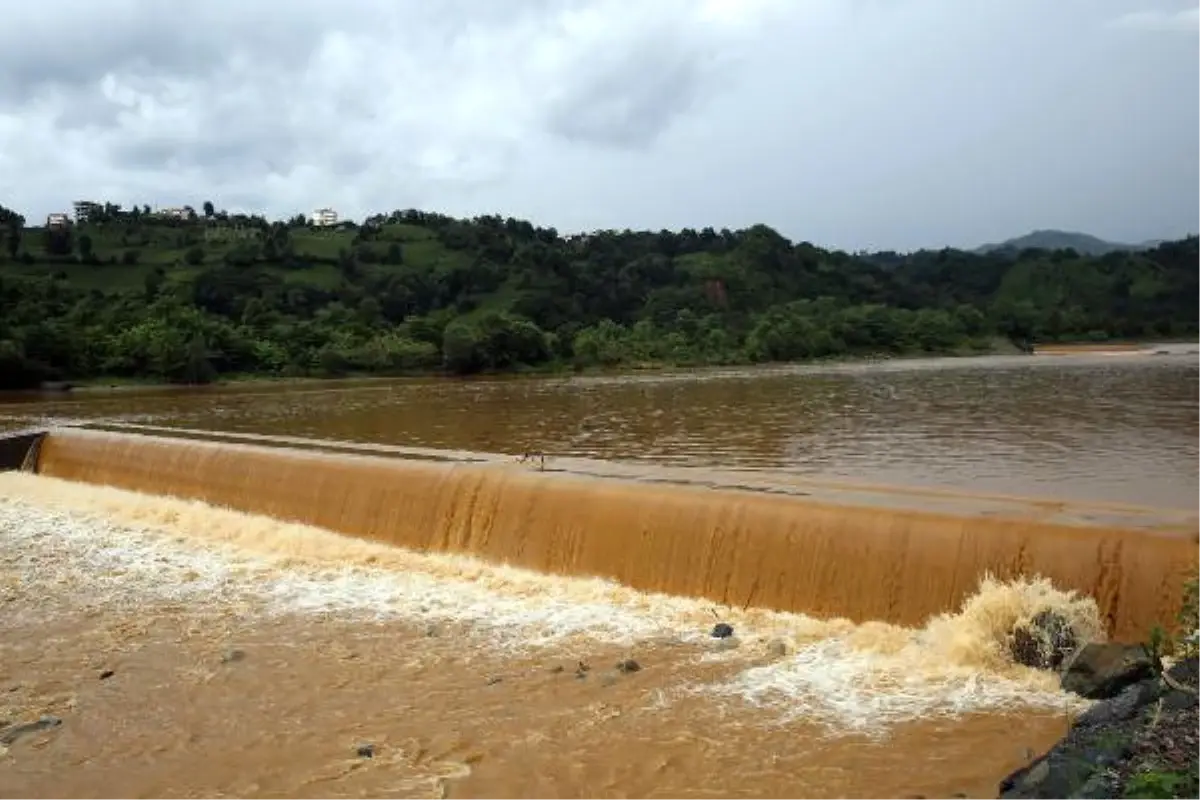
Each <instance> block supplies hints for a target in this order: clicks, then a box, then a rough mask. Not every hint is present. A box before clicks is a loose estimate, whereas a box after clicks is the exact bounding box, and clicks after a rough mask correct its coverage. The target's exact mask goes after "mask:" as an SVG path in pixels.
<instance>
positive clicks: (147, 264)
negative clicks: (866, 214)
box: [0, 205, 1197, 387]
mask: <svg viewBox="0 0 1200 800" xmlns="http://www.w3.org/2000/svg"><path fill="white" fill-rule="evenodd" d="M146 211H148V209H146V210H142V211H139V210H131V211H125V210H122V209H120V208H119V207H117V206H112V205H108V206H105V207H102V208H101V209H99V210H97V211H96V212H95V214H94V215H93V217H92V218H91V219H89V221H87V222H86V223H84V224H80V225H69V226H64V227H58V228H46V227H26V226H25V225H24V220H23V219H22V218H21V216H20V215H19V214H17V213H16V212H15V211H12V210H10V209H5V208H3V207H0V241H2V243H3V247H0V387H16V386H27V385H35V384H36V383H38V382H40V381H43V380H47V379H52V378H59V379H66V380H88V379H100V378H103V379H114V378H118V379H132V380H151V381H186V382H204V381H209V380H212V379H214V378H215V377H217V376H219V375H261V376H272V375H279V376H283V375H322V376H326V375H344V374H409V373H417V372H439V371H447V372H455V373H474V372H481V371H505V370H514V369H527V368H538V369H541V368H554V367H556V366H564V367H566V366H572V367H575V368H586V367H591V366H603V367H614V366H621V365H639V364H683V365H689V364H695V365H700V364H732V363H744V362H761V361H795V360H806V359H815V358H828V357H839V356H845V355H854V354H902V353H952V352H983V351H987V350H988V349H990V348H991V347H992V346H993V344H994V342H995V341H996V340H997V339H998V338H999V337H1004V338H1008V339H1010V340H1012V341H1013V342H1016V343H1018V344H1019V345H1020V346H1023V347H1026V346H1028V345H1029V343H1030V342H1032V341H1058V340H1069V339H1081V338H1083V339H1104V338H1108V337H1118V338H1131V337H1151V336H1172V337H1175V336H1184V335H1194V334H1195V332H1196V329H1197V318H1196V303H1195V297H1196V295H1197V268H1196V265H1197V240H1196V238H1195V237H1191V238H1189V239H1185V240H1182V241H1178V242H1168V243H1164V244H1161V245H1159V246H1157V247H1155V248H1152V249H1148V250H1145V251H1143V252H1125V251H1113V252H1109V253H1106V254H1104V255H1099V256H1092V255H1087V254H1085V253H1082V252H1081V251H1080V250H1079V249H1078V248H1076V250H1075V252H1074V253H1072V252H1067V251H1061V250H1058V251H1054V252H1050V251H1030V250H1018V251H1016V252H1014V251H1012V250H1008V249H1004V250H997V251H995V252H990V253H970V252H964V251H958V250H950V249H946V250H940V251H922V252H918V253H912V254H907V255H900V254H895V253H880V254H864V255H850V254H847V253H844V252H840V251H831V250H824V249H821V248H819V247H816V246H814V245H811V244H809V243H806V242H801V243H793V242H790V241H788V240H787V239H785V238H784V237H782V236H780V235H779V234H778V233H777V232H775V231H774V230H772V229H770V228H768V227H765V226H762V225H758V226H754V227H752V228H749V229H746V230H741V231H728V230H721V231H715V230H712V229H711V228H706V229H703V230H690V229H685V230H682V231H677V232H672V231H620V232H618V231H599V232H595V233H593V234H590V235H587V236H578V237H563V236H560V235H559V234H558V233H557V232H556V231H555V230H553V229H550V228H541V227H537V226H535V225H533V224H531V223H529V222H526V221H524V220H517V219H512V218H502V217H499V216H487V217H479V218H476V219H471V220H461V219H452V218H450V217H446V216H443V215H439V214H431V213H426V212H420V211H397V212H392V213H389V214H385V215H376V216H374V217H372V218H370V219H368V220H366V221H365V222H364V223H363V224H362V225H354V224H352V223H346V224H343V225H340V226H337V227H333V228H314V227H312V226H310V225H307V224H306V223H305V222H304V220H303V219H301V218H297V219H293V220H287V221H268V220H266V219H263V218H262V217H257V216H239V215H227V214H224V213H220V212H215V211H214V213H213V214H212V216H211V217H203V216H195V215H193V216H191V217H190V218H185V219H174V218H164V217H155V216H153V215H150V214H148V213H146Z"/></svg>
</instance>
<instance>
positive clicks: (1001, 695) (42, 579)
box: [0, 473, 1103, 734]
mask: <svg viewBox="0 0 1200 800" xmlns="http://www.w3.org/2000/svg"><path fill="white" fill-rule="evenodd" d="M0 545H2V549H3V556H2V561H0V563H2V564H3V570H4V573H5V575H4V577H5V579H6V581H8V582H13V581H16V582H20V584H21V585H22V587H23V588H24V589H26V590H37V591H39V592H44V593H52V594H53V595H54V596H56V597H58V598H67V599H69V602H71V603H74V604H77V605H81V606H112V605H119V606H124V607H129V608H137V609H138V613H139V614H142V615H153V614H155V613H156V608H158V609H161V608H167V607H172V606H178V605H179V604H190V605H195V606H197V607H198V608H200V609H203V608H209V609H218V608H222V609H229V608H236V609H237V610H238V612H239V613H240V614H243V615H261V616H262V617H263V618H264V619H265V618H270V617H279V616H285V615H302V616H303V615H309V616H312V617H314V618H321V617H329V616H330V615H333V616H337V617H339V618H344V619H347V620H354V619H361V620H379V619H386V618H403V619H406V620H409V621H417V622H421V623H425V624H439V623H453V624H461V625H465V626H467V628H468V630H469V633H468V639H467V640H464V642H463V646H464V647H485V648H491V649H494V650H496V651H498V652H502V653H503V652H507V653H510V654H513V655H514V656H515V655H517V654H519V653H522V652H528V651H530V650H535V649H541V650H546V649H550V650H554V649H561V650H563V651H564V652H567V651H568V650H569V649H570V648H571V647H572V645H573V644H575V643H579V642H584V641H591V642H599V643H605V644H610V645H620V646H624V647H628V648H635V647H638V646H647V645H652V644H655V643H667V644H673V645H678V646H687V647H690V648H692V649H693V650H694V656H693V658H694V659H695V660H696V661H697V662H702V661H705V660H712V659H719V660H722V661H726V662H729V663H731V664H733V665H734V666H735V667H736V669H735V670H734V672H733V673H732V677H725V678H722V679H721V680H720V681H719V682H718V683H714V684H705V683H694V684H691V685H683V686H679V687H677V690H676V691H677V695H678V696H682V695H692V696H694V695H695V694H697V693H700V694H705V695H707V696H708V697H710V698H713V702H725V703H737V704H742V705H744V706H750V707H755V708H758V709H760V715H761V717H762V721H763V723H764V724H767V723H770V722H771V721H776V722H787V721H792V720H797V719H802V720H805V721H808V722H816V723H820V724H823V725H824V726H826V728H827V729H828V732H829V733H830V734H838V733H842V732H859V733H861V732H873V733H885V732H886V730H887V729H888V728H889V726H893V725H896V724H899V723H903V722H906V721H911V720H915V719H920V718H927V717H931V716H938V715H961V714H970V713H973V712H981V711H989V710H998V709H1012V708H1013V707H1014V706H1018V707H1026V708H1031V709H1038V708H1041V709H1059V710H1061V709H1063V708H1064V707H1067V706H1069V705H1070V704H1072V703H1077V702H1078V701H1075V700H1071V699H1070V698H1068V697H1066V696H1065V695H1063V694H1062V693H1061V692H1060V691H1059V690H1058V688H1057V682H1056V681H1055V680H1054V677H1053V676H1051V675H1046V674H1044V673H1039V672H1036V671H1034V670H1030V669H1027V668H1024V667H1021V666H1018V665H1014V664H1013V663H1012V662H1011V661H1010V660H1009V659H1008V657H1007V637H1008V636H1009V634H1010V632H1011V631H1012V630H1013V628H1014V627H1015V626H1017V625H1018V624H1020V623H1021V622H1022V621H1024V620H1028V619H1029V618H1031V617H1032V616H1033V615H1034V614H1036V613H1037V612H1038V611H1040V610H1043V609H1053V610H1055V611H1057V612H1058V613H1060V614H1063V615H1065V616H1066V617H1068V618H1069V619H1070V620H1071V621H1072V623H1073V625H1074V626H1075V628H1076V630H1078V631H1081V632H1083V633H1084V634H1085V635H1086V636H1089V637H1091V638H1095V639H1099V638H1102V637H1103V626H1102V625H1101V623H1100V619H1099V616H1098V613H1097V606H1096V604H1095V602H1094V601H1092V600H1091V599H1090V598H1085V597H1079V596H1076V595H1074V594H1072V593H1068V592H1063V591H1059V590H1057V589H1055V588H1054V587H1052V586H1051V585H1050V583H1049V582H1048V581H1045V580H1022V581H1017V582H1008V583H999V582H996V581H993V580H990V579H985V580H984V581H983V582H982V583H981V585H980V586H979V588H978V591H977V592H975V593H974V594H973V595H971V596H970V598H969V599H968V600H967V602H966V603H965V604H964V605H963V606H962V607H961V608H960V609H958V610H957V611H955V612H954V613H948V614H943V615H939V616H935V617H933V618H931V619H929V620H928V621H927V622H926V624H924V625H923V626H920V627H916V628H906V627H901V626H897V625H892V624H886V623H882V622H866V623H862V624H853V623H851V622H849V621H847V620H843V619H822V620H817V619H813V618H810V617H807V616H804V615H801V614H792V613H777V612H769V611H762V610H755V609H747V610H742V609H736V608H726V607H718V606H714V605H713V604H712V603H710V602H706V601H703V600H696V599H690V598H679V597H670V596H667V595H660V594H648V593H641V592H637V591H634V590H632V589H629V588H626V587H623V586H620V585H618V584H615V583H612V582H609V581H604V580H599V579H584V578H576V577H561V576H554V575H545V574H539V573H536V572H532V571H526V570H522V569H516V568H511V567H504V566H498V565H494V564H489V563H485V562H483V561H480V560H477V559H474V558H471V557H467V556H462V555H448V554H418V553H414V552H411V551H408V550H405V549H403V548H399V547H394V546H389V545H383V544H378V543H373V542H369V541H364V540H360V539H356V538H351V537H346V536H342V535H339V534H335V533H332V532H329V531H326V530H321V529H318V528H314V527H309V526H304V525H298V524H293V523H286V522H281V521H278V520H275V519H273V518H269V517H262V516H254V515H248V514H244V513H241V512H236V511H232V510H228V509H222V508H217V507H214V506H209V505H205V504H203V503H200V502H196V501H187V500H180V499H174V498H168V497H162V496H155V495H146V494H139V493H135V492H129V491H124V490H119V489H114V488H110V487H103V486H91V485H84V484H77V483H71V482H67V481H61V480H57V479H54V478H49V477H44V476H35V475H31V474H27V473H5V474H0ZM10 613H19V614H23V615H31V616H33V617H36V615H38V614H39V613H41V611H40V609H39V607H38V606H36V605H22V606H19V607H17V608H13V607H12V606H10ZM716 619H719V620H721V621H724V622H727V623H729V624H731V625H732V626H733V627H734V629H735V631H736V636H734V637H731V638H730V639H725V640H718V639H713V638H711V637H710V636H709V629H710V628H711V627H712V624H713V622H714V621H715V620H716ZM472 642H473V643H472ZM655 702H658V703H664V704H669V703H670V702H671V698H670V697H669V696H660V697H656V698H655Z"/></svg>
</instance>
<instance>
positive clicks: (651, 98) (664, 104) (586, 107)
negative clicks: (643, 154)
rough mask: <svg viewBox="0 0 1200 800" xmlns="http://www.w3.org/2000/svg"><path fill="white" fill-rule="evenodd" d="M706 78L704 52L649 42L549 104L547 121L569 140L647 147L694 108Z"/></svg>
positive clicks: (552, 128)
mask: <svg viewBox="0 0 1200 800" xmlns="http://www.w3.org/2000/svg"><path fill="white" fill-rule="evenodd" d="M623 55H625V54H623ZM704 78H705V74H704V69H703V63H702V56H701V54H699V53H686V52H672V51H671V50H670V49H669V48H663V47H661V46H655V45H653V44H649V43H648V44H646V45H644V46H643V47H641V48H639V49H638V50H637V51H635V52H632V53H629V54H627V57H626V58H624V59H623V63H621V64H620V65H617V66H615V67H614V68H612V69H608V70H603V71H600V72H598V73H597V74H594V75H591V76H588V78H587V79H585V80H584V81H582V82H581V83H580V84H579V86H578V87H576V89H575V91H574V92H572V93H571V94H570V95H569V96H567V97H565V98H563V99H562V100H560V101H559V102H557V103H555V104H554V106H552V107H551V108H550V109H549V112H548V114H547V123H548V125H549V127H550V130H551V131H553V132H554V133H556V134H558V135H560V136H563V137H565V138H567V139H572V140H576V141H581V142H589V143H593V144H602V145H610V146H617V147H646V146H648V145H650V144H652V143H653V142H654V141H655V140H656V139H657V138H658V136H659V135H660V134H661V133H662V132H663V131H664V130H666V128H667V127H668V126H669V125H670V124H671V122H672V121H674V120H675V119H676V118H677V117H679V116H681V115H683V114H685V113H687V112H688V111H689V110H690V109H691V108H692V106H693V105H694V104H695V103H696V101H697V99H698V98H699V97H700V95H701V94H702V93H703V88H702V87H703V84H704Z"/></svg>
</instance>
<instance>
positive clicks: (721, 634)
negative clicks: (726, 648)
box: [709, 622, 733, 639]
mask: <svg viewBox="0 0 1200 800" xmlns="http://www.w3.org/2000/svg"><path fill="white" fill-rule="evenodd" d="M709 636H711V637H712V638H714V639H728V638H729V637H730V636H733V626H732V625H730V624H729V623H727V622H718V623H717V624H716V625H713V629H712V633H710V634H709Z"/></svg>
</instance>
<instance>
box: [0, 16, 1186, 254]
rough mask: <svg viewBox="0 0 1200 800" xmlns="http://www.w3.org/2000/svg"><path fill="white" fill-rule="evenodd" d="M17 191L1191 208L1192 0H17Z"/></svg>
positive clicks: (629, 203)
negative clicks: (282, 0)
mask: <svg viewBox="0 0 1200 800" xmlns="http://www.w3.org/2000/svg"><path fill="white" fill-rule="evenodd" d="M4 14H5V20H4V24H3V25H2V26H0V204H4V205H8V206H12V207H16V208H17V209H19V210H20V211H22V212H23V213H25V214H26V215H27V216H29V217H31V219H34V220H37V219H39V218H40V217H43V216H44V215H45V214H46V213H47V212H50V211H55V210H69V207H70V203H71V201H72V200H75V199H84V198H88V199H96V200H111V201H114V202H120V203H123V204H125V205H129V204H130V203H134V202H137V203H139V204H141V203H149V204H151V205H153V206H159V205H178V204H184V203H191V204H192V205H195V206H199V204H200V203H202V202H203V201H204V200H206V199H211V200H213V201H214V202H215V203H216V204H217V206H218V207H224V208H228V209H230V210H235V209H238V210H255V211H260V212H263V213H266V214H267V215H268V216H271V217H277V216H284V215H291V214H294V213H296V212H308V211H311V210H312V209H313V208H314V207H317V206H326V205H329V206H332V207H334V208H336V209H337V210H339V211H340V212H342V213H343V214H344V215H347V216H351V217H355V218H361V217H362V216H364V215H365V214H368V213H371V212H374V211H381V210H391V209H396V208H412V207H417V208H423V209H430V210H437V211H441V212H444V213H449V214H453V215H458V216H463V215H475V214H480V213H493V212H494V213H500V214H502V215H505V216H517V217H524V218H528V219H530V220H533V221H534V222H537V223H539V224H543V225H553V226H555V227H557V228H558V229H559V230H560V231H561V232H564V233H566V232H574V231H581V230H591V229H596V228H608V227H613V228H624V227H631V228H654V229H658V228H663V227H667V228H680V227H695V228H700V227H703V226H705V225H712V226H714V227H716V228H721V227H730V228H736V227H742V226H746V225H750V224H753V223H755V222H765V223H767V224H769V225H772V226H774V227H776V228H778V229H779V230H780V231H782V232H783V233H784V234H786V235H788V236H789V237H791V238H794V239H806V240H809V241H812V242H814V243H817V244H821V245H825V246H836V247H842V248H846V249H860V248H870V249H877V248H895V249H910V248H916V247H921V246H941V245H944V244H951V245H976V244H979V243H982V242H985V241H994V240H998V239H1003V238H1007V237H1009V236H1013V235H1018V234H1021V233H1024V232H1027V231H1029V230H1031V229H1034V228H1050V227H1053V228H1066V229H1071V230H1083V231H1087V232H1090V233H1094V234H1096V235H1099V236H1102V237H1105V238H1110V239H1117V240H1124V241H1141V240H1145V239H1149V238H1158V237H1174V236H1181V235H1184V234H1186V233H1189V232H1192V231H1195V230H1196V229H1197V228H1198V227H1200V224H1198V217H1200V200H1198V195H1200V157H1198V153H1200V78H1198V64H1200V34H1198V30H1200V10H1198V8H1197V6H1196V4H1195V0H1183V1H1182V2H1180V1H1179V0H1175V1H1172V0H1143V1H1142V2H1136V1H1135V0H561V1H560V0H338V2H332V1H331V0H319V1H318V0H290V2H288V3H275V2H266V1H265V0H238V2H232V0H206V1H205V2H201V3H188V4H177V3H165V2H162V0H104V1H103V2H98V0H57V1H56V2H55V3H53V4H51V5H45V4H38V3H33V2H31V0H10V2H8V3H6V4H5V6H4Z"/></svg>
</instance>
